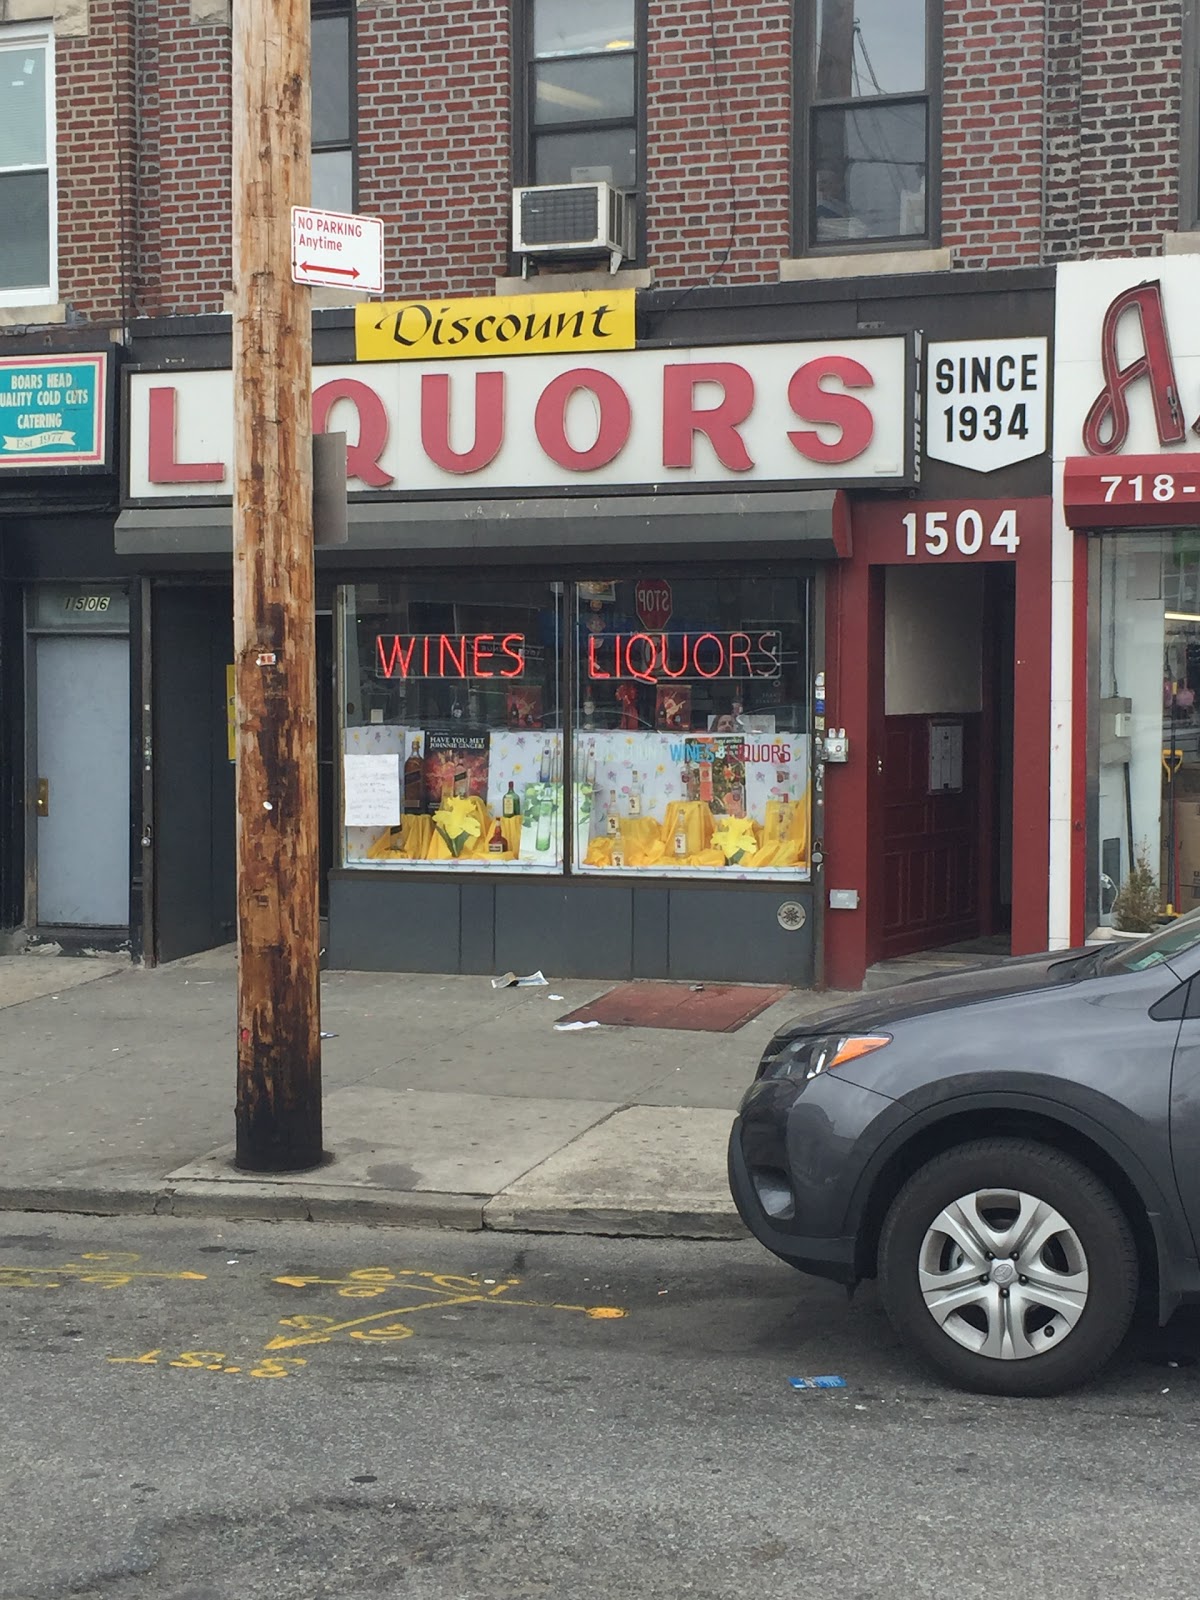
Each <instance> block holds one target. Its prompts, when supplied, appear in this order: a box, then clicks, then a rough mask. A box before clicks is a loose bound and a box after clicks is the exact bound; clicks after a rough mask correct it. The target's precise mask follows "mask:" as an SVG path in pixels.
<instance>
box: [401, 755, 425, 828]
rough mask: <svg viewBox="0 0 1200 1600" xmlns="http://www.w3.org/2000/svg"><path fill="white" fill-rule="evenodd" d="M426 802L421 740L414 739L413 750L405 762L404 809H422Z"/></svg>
mask: <svg viewBox="0 0 1200 1600" xmlns="http://www.w3.org/2000/svg"><path fill="white" fill-rule="evenodd" d="M424 804H425V779H424V773H423V769H422V763H421V741H420V740H419V739H414V740H413V742H412V751H411V752H410V754H409V757H408V760H407V761H406V762H405V763H404V809H405V811H411V812H416V811H420V809H421V807H422V806H423V805H424Z"/></svg>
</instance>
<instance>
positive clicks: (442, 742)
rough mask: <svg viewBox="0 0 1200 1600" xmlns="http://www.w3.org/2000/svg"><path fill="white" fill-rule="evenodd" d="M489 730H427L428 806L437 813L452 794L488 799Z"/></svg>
mask: <svg viewBox="0 0 1200 1600" xmlns="http://www.w3.org/2000/svg"><path fill="white" fill-rule="evenodd" d="M488 742H489V741H488V735H487V734H486V733H457V732H455V733H427V734H426V735H425V742H424V762H425V771H424V778H425V809H426V811H429V812H434V811H436V810H437V809H438V807H439V806H440V805H441V803H442V800H443V799H449V798H450V796H451V795H457V796H459V797H460V798H463V799H465V798H467V797H469V796H471V795H475V796H477V797H478V798H479V799H480V800H486V798H487V792H488Z"/></svg>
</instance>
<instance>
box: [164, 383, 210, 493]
mask: <svg viewBox="0 0 1200 1600" xmlns="http://www.w3.org/2000/svg"><path fill="white" fill-rule="evenodd" d="M175 395H176V391H175V390H174V389H172V388H162V389H157V388H156V389H151V391H150V394H149V404H150V416H149V425H148V428H147V445H148V448H147V451H146V455H147V458H148V459H147V463H146V466H147V475H148V476H149V479H150V482H151V483H223V482H224V480H225V463H224V462H223V461H176V459H175Z"/></svg>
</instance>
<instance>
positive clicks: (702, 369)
mask: <svg viewBox="0 0 1200 1600" xmlns="http://www.w3.org/2000/svg"><path fill="white" fill-rule="evenodd" d="M698 383H717V384H720V386H721V390H722V396H721V399H720V400H719V401H718V402H717V404H716V405H715V406H707V407H705V408H704V409H703V410H699V411H698V410H697V409H696V385H697V384H698ZM753 410H754V379H753V378H752V377H751V376H750V374H749V373H748V372H747V371H746V369H745V367H740V366H738V365H737V363H736V362H733V361H710V362H701V363H698V364H696V365H688V366H670V367H664V368H663V466H664V467H691V466H694V465H695V453H694V450H693V446H694V444H695V439H696V435H697V434H698V433H702V434H704V435H705V437H706V438H707V440H708V442H709V444H711V445H712V447H713V450H714V451H715V452H716V456H717V460H718V461H719V462H720V463H721V465H722V466H723V467H728V468H729V470H730V472H749V471H750V469H751V468H752V467H753V466H754V462H753V461H752V460H751V459H750V452H749V451H748V450H747V449H746V445H745V442H744V440H743V439H742V436H741V434H740V433H739V432H738V428H739V427H740V426H741V424H742V423H743V422H745V420H746V418H747V417H748V416H749V415H750V413H751V412H752V411H753Z"/></svg>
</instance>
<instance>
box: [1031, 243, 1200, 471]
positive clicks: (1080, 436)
mask: <svg viewBox="0 0 1200 1600" xmlns="http://www.w3.org/2000/svg"><path fill="white" fill-rule="evenodd" d="M1197 303H1200V256H1169V257H1163V258H1161V259H1157V260H1147V259H1145V258H1139V259H1137V260H1123V261H1080V262H1071V263H1068V264H1065V265H1063V266H1060V267H1059V269H1058V277H1057V294H1056V312H1055V337H1054V343H1055V365H1054V454H1055V456H1056V457H1058V458H1060V459H1062V458H1065V457H1072V456H1091V457H1095V458H1112V457H1114V456H1125V455H1130V456H1160V457H1161V456H1163V455H1170V454H1171V453H1172V452H1180V453H1186V452H1188V451H1189V450H1192V449H1194V447H1195V442H1196V434H1197V431H1198V429H1200V319H1197V317H1196V314H1195V308H1196V305H1197ZM1130 475H1131V476H1133V477H1136V476H1137V473H1136V472H1134V473H1132V474H1130Z"/></svg>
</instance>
